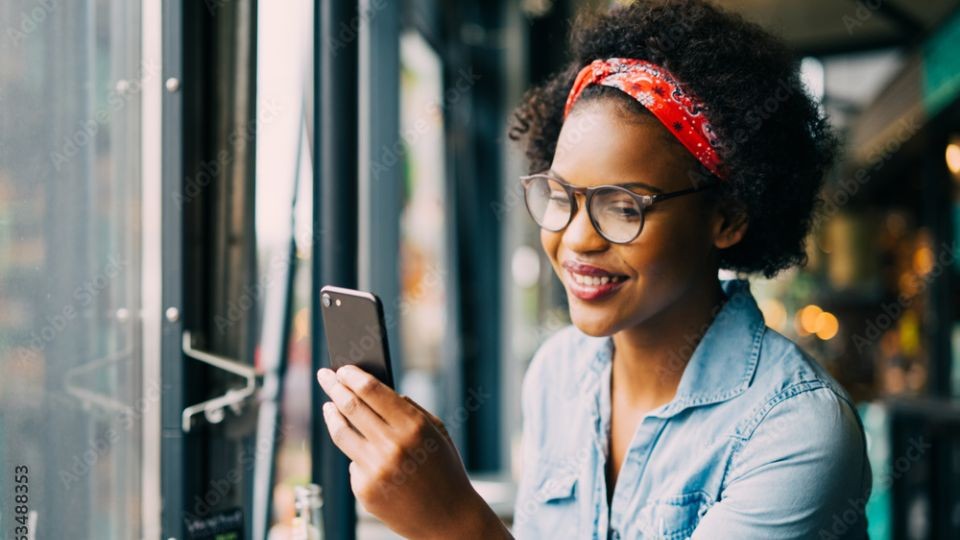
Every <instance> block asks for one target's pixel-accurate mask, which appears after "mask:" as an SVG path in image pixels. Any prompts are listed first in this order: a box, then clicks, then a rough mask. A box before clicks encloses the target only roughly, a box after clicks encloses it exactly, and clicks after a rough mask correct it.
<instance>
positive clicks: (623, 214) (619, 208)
mask: <svg viewBox="0 0 960 540" xmlns="http://www.w3.org/2000/svg"><path fill="white" fill-rule="evenodd" d="M606 213H607V214H610V215H611V216H612V217H616V218H621V219H635V218H638V217H640V211H639V210H638V209H637V207H636V206H632V205H630V206H626V205H613V206H608V207H607V212H606Z"/></svg>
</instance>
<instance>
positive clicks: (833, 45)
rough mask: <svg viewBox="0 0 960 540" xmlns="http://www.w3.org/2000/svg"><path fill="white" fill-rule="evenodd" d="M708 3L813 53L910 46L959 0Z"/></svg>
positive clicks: (959, 4) (715, 0)
mask: <svg viewBox="0 0 960 540" xmlns="http://www.w3.org/2000/svg"><path fill="white" fill-rule="evenodd" d="M712 1H713V3H715V4H717V5H720V6H723V7H725V8H727V9H729V10H731V11H735V12H737V13H740V14H741V15H743V16H744V18H746V19H748V20H750V21H753V22H756V23H758V24H760V25H761V26H763V27H764V28H766V29H767V30H769V31H771V32H773V33H774V34H777V35H779V36H780V37H781V38H783V39H784V40H785V41H786V42H787V43H788V44H790V46H791V47H793V48H794V49H795V50H797V51H798V52H799V53H801V54H803V55H817V56H819V55H828V54H838V53H847V52H860V51H868V50H876V49H879V48H884V47H891V46H902V45H908V46H909V45H912V44H915V43H917V42H918V41H919V40H921V39H922V38H923V37H924V36H926V35H927V34H928V33H929V32H930V31H931V30H932V29H934V28H936V27H937V26H939V24H940V23H941V22H942V21H944V20H945V19H946V18H947V17H948V16H949V15H950V14H952V13H953V12H954V11H955V10H956V9H957V8H958V7H960V0H910V1H908V0H860V1H857V0H779V1H777V0H712Z"/></svg>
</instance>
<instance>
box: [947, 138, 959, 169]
mask: <svg viewBox="0 0 960 540" xmlns="http://www.w3.org/2000/svg"><path fill="white" fill-rule="evenodd" d="M946 158H947V168H948V169H950V172H952V173H953V174H960V144H957V143H950V144H948V145H947V153H946Z"/></svg>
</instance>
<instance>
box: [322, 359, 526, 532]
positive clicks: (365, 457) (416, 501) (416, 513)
mask: <svg viewBox="0 0 960 540" xmlns="http://www.w3.org/2000/svg"><path fill="white" fill-rule="evenodd" d="M317 379H318V380H319V381H320V385H321V386H322V387H323V390H324V391H325V392H326V393H327V395H328V396H330V399H332V400H333V401H332V402H328V403H324V404H323V418H324V421H325V422H326V424H327V431H329V432H330V436H331V437H332V439H333V442H334V444H336V445H337V446H338V447H339V448H340V450H342V451H343V453H345V454H346V455H347V457H349V458H350V459H351V460H352V461H351V463H350V485H351V487H352V489H353V493H354V494H355V495H356V497H357V500H359V501H360V503H361V504H363V507H364V508H365V509H366V510H367V511H368V512H370V513H371V514H373V515H374V516H376V517H377V518H379V519H380V520H381V521H383V522H384V523H385V524H386V525H387V526H388V527H390V528H391V529H393V530H394V531H395V532H397V533H398V534H400V535H402V536H404V537H406V538H416V539H419V538H509V537H510V536H509V533H508V532H507V530H506V528H504V526H503V524H502V523H501V522H500V520H499V518H497V516H496V515H495V514H494V512H493V510H492V509H490V507H489V506H487V504H486V503H485V502H484V501H483V499H482V498H481V497H480V495H479V494H477V492H476V491H475V490H474V489H473V486H472V485H471V484H470V480H469V479H468V478H467V473H466V471H465V470H464V467H463V462H462V461H461V460H460V455H459V453H458V452H457V449H456V448H455V447H454V445H453V442H452V441H451V440H450V438H449V436H448V435H447V433H446V430H445V429H444V428H443V424H442V423H441V422H440V420H439V419H438V418H437V417H436V416H433V415H432V414H430V413H429V412H427V411H426V410H424V409H423V408H421V407H420V406H419V405H417V404H416V403H414V402H413V400H410V399H409V398H405V397H401V396H399V395H398V394H397V393H396V392H394V391H393V390H391V389H390V388H389V387H387V386H386V385H384V384H382V383H381V382H380V381H378V380H377V379H376V378H374V377H373V376H372V375H370V374H368V373H366V372H365V371H363V370H361V369H360V368H357V367H354V366H344V367H342V368H340V369H338V370H337V371H336V372H334V371H332V370H330V369H326V368H323V369H321V370H320V371H318V372H317Z"/></svg>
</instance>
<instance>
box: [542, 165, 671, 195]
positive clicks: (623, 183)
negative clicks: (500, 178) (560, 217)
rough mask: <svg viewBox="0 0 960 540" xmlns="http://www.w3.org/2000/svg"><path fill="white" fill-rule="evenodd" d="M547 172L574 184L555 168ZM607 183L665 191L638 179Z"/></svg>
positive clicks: (655, 191) (656, 191)
mask: <svg viewBox="0 0 960 540" xmlns="http://www.w3.org/2000/svg"><path fill="white" fill-rule="evenodd" d="M547 172H549V173H550V174H552V175H553V176H556V177H557V178H559V179H560V180H563V181H564V182H566V183H568V184H570V185H573V184H572V183H570V181H569V180H567V179H566V178H564V177H562V176H560V175H559V174H557V171H555V170H553V169H548V170H547ZM605 185H608V186H620V187H625V188H627V189H630V188H635V187H639V188H644V189H646V190H649V191H652V192H654V193H663V190H662V189H660V188H658V187H656V186H651V185H650V184H647V183H644V182H637V181H633V182H617V183H613V184H605Z"/></svg>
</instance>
